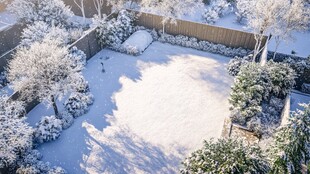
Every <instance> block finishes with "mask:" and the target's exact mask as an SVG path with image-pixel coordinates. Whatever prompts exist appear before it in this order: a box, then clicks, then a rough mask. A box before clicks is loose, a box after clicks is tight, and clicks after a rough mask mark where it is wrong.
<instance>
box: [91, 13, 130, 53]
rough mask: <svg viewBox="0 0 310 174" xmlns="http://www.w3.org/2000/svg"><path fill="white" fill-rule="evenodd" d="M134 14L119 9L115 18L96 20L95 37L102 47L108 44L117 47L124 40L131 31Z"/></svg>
mask: <svg viewBox="0 0 310 174" xmlns="http://www.w3.org/2000/svg"><path fill="white" fill-rule="evenodd" d="M133 21H134V14H133V13H130V12H128V11H126V10H121V11H120V12H119V13H118V16H117V18H116V19H115V18H113V19H111V20H109V21H106V19H104V20H100V21H97V22H96V23H98V28H97V30H96V31H97V39H98V42H99V43H100V45H101V46H102V47H104V46H108V47H111V48H113V49H119V48H120V45H121V44H122V42H124V41H125V40H126V39H127V38H128V37H129V36H130V35H131V34H132V33H133V31H134V30H133Z"/></svg>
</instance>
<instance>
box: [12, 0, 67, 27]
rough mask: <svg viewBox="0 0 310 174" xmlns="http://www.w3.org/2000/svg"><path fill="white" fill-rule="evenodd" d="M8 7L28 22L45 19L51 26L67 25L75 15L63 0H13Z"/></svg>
mask: <svg viewBox="0 0 310 174" xmlns="http://www.w3.org/2000/svg"><path fill="white" fill-rule="evenodd" d="M8 9H9V11H11V12H12V13H13V14H15V15H16V16H17V17H18V20H19V21H21V22H24V23H27V24H31V23H34V22H35V21H43V22H46V23H47V24H48V25H50V26H52V25H54V26H57V25H62V26H66V25H68V19H69V18H70V17H71V16H72V15H73V13H72V12H71V10H70V8H69V7H68V6H66V5H65V4H64V2H63V1H62V0H40V1H37V0H13V1H12V3H11V4H10V5H9V7H8Z"/></svg>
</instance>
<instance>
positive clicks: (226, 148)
mask: <svg viewBox="0 0 310 174" xmlns="http://www.w3.org/2000/svg"><path fill="white" fill-rule="evenodd" d="M182 164H183V169H181V173H182V174H192V173H193V174H194V173H267V171H268V170H269V167H268V163H267V162H266V161H265V160H264V156H263V155H262V151H261V149H260V148H259V147H257V146H250V145H245V144H244V143H243V142H242V141H237V140H232V139H228V140H226V139H219V140H218V141H217V142H213V141H204V146H203V148H201V149H199V150H197V151H195V152H193V153H192V154H191V155H190V157H188V158H186V159H185V161H184V162H183V163H182Z"/></svg>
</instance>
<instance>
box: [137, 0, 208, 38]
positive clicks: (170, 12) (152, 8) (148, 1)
mask: <svg viewBox="0 0 310 174" xmlns="http://www.w3.org/2000/svg"><path fill="white" fill-rule="evenodd" d="M202 5H203V3H202V0H169V1H160V0H142V1H141V10H142V11H144V12H149V13H155V14H159V15H161V16H163V19H162V24H163V33H165V24H166V23H167V22H169V21H170V22H171V23H176V19H180V18H181V17H182V16H183V15H187V14H189V15H190V14H193V13H194V12H195V10H196V9H197V8H199V7H201V6H202Z"/></svg>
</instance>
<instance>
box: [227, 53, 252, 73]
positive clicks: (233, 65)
mask: <svg viewBox="0 0 310 174" xmlns="http://www.w3.org/2000/svg"><path fill="white" fill-rule="evenodd" d="M251 60H252V55H248V56H244V57H238V56H236V57H234V58H233V59H230V61H229V63H228V67H227V70H228V73H229V75H231V76H236V75H237V74H238V73H239V71H240V68H241V66H242V65H244V64H246V63H249V62H250V61H251Z"/></svg>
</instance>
